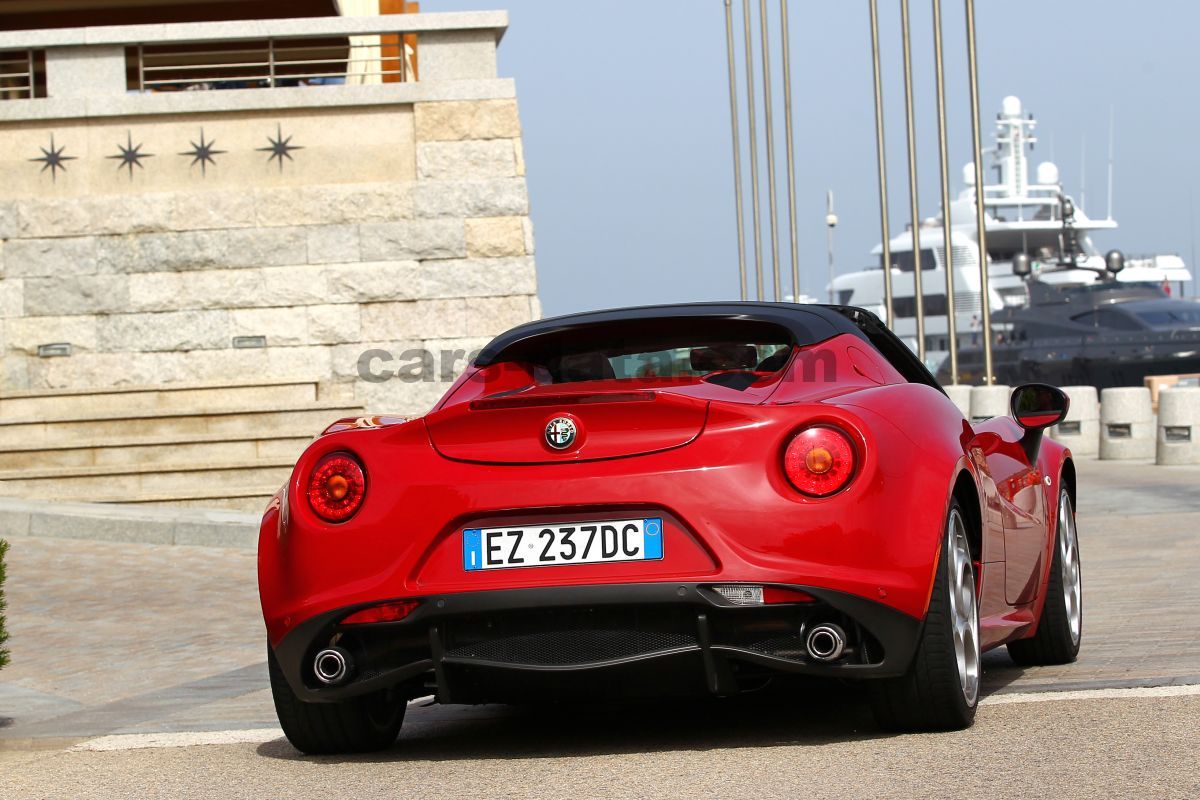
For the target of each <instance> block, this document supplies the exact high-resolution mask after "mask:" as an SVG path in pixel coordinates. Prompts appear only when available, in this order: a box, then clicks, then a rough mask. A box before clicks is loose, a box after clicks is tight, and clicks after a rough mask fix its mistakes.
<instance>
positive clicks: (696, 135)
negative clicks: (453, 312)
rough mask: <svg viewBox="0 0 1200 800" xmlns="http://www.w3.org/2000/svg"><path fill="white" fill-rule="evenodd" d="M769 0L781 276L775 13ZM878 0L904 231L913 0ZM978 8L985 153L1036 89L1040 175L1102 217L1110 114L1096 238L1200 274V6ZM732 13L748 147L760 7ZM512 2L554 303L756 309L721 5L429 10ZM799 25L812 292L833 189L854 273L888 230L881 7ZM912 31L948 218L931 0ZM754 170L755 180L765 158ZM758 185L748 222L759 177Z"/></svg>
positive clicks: (507, 58)
mask: <svg viewBox="0 0 1200 800" xmlns="http://www.w3.org/2000/svg"><path fill="white" fill-rule="evenodd" d="M751 5H752V7H753V9H754V13H755V21H754V23H753V35H754V42H755V49H756V55H755V58H756V64H755V70H756V74H755V79H756V99H757V101H758V107H759V110H758V116H759V126H760V146H759V156H760V160H761V161H762V162H764V163H763V166H762V169H763V177H762V180H761V181H760V183H761V184H762V186H761V187H760V196H761V201H762V207H763V209H764V212H763V217H764V219H763V242H764V251H765V253H766V256H767V258H766V261H767V263H768V265H769V263H770V258H769V244H768V242H769V234H768V229H767V227H766V219H765V218H766V208H767V191H766V172H765V169H766V167H765V140H764V139H763V138H762V136H763V135H764V132H763V128H764V126H763V122H762V120H763V114H764V112H763V108H762V82H761V81H762V70H761V61H760V60H758V59H759V58H760V56H759V55H758V53H757V48H758V42H759V30H758V22H757V10H758V5H759V4H758V2H752V3H751ZM767 5H768V9H769V10H768V19H769V22H770V24H771V49H772V60H773V64H774V66H773V69H774V73H773V74H774V77H773V82H774V86H773V88H774V90H775V101H774V112H775V113H774V116H775V122H776V125H775V128H776V129H777V133H776V136H775V148H776V155H777V162H778V164H777V176H778V185H779V188H778V195H777V197H778V205H779V236H780V259H781V266H782V268H783V269H784V270H785V272H784V275H785V279H784V286H785V291H790V277H789V275H790V270H791V262H790V246H789V241H788V223H787V197H786V192H785V189H784V187H785V182H784V181H785V172H784V168H785V165H784V157H783V154H784V144H785V143H784V131H783V104H782V71H781V69H782V65H781V63H780V57H779V50H780V41H779V40H780V36H779V32H780V25H779V17H778V13H779V0H767ZM943 5H944V8H943V39H944V41H945V61H946V91H947V100H946V102H947V116H948V126H947V129H948V137H949V150H950V159H949V160H950V170H949V172H950V176H951V191H952V193H953V194H954V195H957V193H958V191H959V190H960V189H961V188H962V181H961V173H962V167H963V165H964V164H965V163H967V162H968V161H970V160H971V128H970V106H969V93H968V92H969V89H968V84H967V59H966V36H965V21H964V7H963V3H961V2H955V0H947V1H946V2H945V3H944V4H943ZM879 6H880V28H881V32H880V36H881V40H882V61H883V81H884V103H885V113H884V117H885V124H886V132H887V147H888V149H887V159H888V178H889V194H890V198H889V208H890V213H891V223H892V230H893V231H898V230H903V228H904V225H905V224H907V223H908V222H909V219H910V213H909V198H908V173H907V150H906V141H905V115H904V88H903V82H902V81H903V72H902V69H903V60H902V51H901V35H900V13H899V7H900V4H899V2H897V1H896V0H881V1H880V3H879ZM976 6H977V9H976V21H977V25H978V50H979V73H980V96H981V101H980V102H981V116H982V117H983V120H984V123H983V124H984V128H983V131H984V136H985V138H984V148H985V150H986V149H988V148H989V147H990V146H991V134H992V130H993V126H992V120H994V118H995V115H996V113H997V112H998V111H999V109H1000V102H1001V99H1002V98H1003V97H1004V96H1005V95H1009V94H1013V95H1017V96H1018V97H1020V98H1021V101H1022V103H1023V105H1024V108H1025V109H1026V110H1027V111H1031V112H1032V113H1033V114H1034V115H1035V117H1036V118H1037V121H1038V127H1037V130H1036V131H1035V135H1036V136H1038V138H1039V141H1038V143H1037V145H1036V147H1035V150H1034V152H1033V153H1032V155H1031V162H1032V164H1034V165H1036V164H1037V163H1038V162H1040V161H1043V160H1054V161H1055V162H1056V163H1057V164H1058V166H1059V170H1060V174H1061V176H1062V180H1063V183H1064V185H1065V188H1066V190H1067V192H1068V193H1069V194H1071V195H1073V196H1074V197H1075V198H1076V200H1077V201H1078V200H1079V199H1080V196H1081V190H1083V189H1084V187H1086V196H1085V197H1084V198H1083V202H1082V203H1081V205H1082V207H1083V208H1084V210H1085V211H1086V212H1087V213H1088V215H1089V216H1091V217H1104V216H1105V215H1106V214H1107V203H1106V194H1107V191H1106V177H1107V170H1108V163H1107V161H1108V144H1109V120H1110V114H1111V115H1112V119H1113V121H1114V124H1113V130H1114V136H1113V143H1114V155H1115V157H1114V169H1113V174H1114V182H1113V184H1114V185H1113V194H1114V203H1113V216H1114V217H1115V218H1116V219H1117V221H1118V222H1119V224H1120V227H1119V228H1118V229H1117V230H1116V231H1113V232H1106V233H1103V234H1098V235H1097V236H1096V237H1095V241H1096V244H1097V246H1099V247H1100V248H1101V249H1102V250H1107V249H1109V248H1113V247H1116V248H1119V249H1121V250H1123V251H1124V252H1125V253H1126V254H1129V255H1138V254H1150V253H1177V254H1179V255H1181V256H1183V258H1184V260H1185V262H1186V263H1187V264H1188V266H1189V267H1193V266H1194V265H1193V264H1192V261H1193V258H1192V254H1193V252H1194V250H1195V244H1194V238H1195V233H1194V231H1195V228H1196V224H1197V212H1196V210H1195V205H1196V203H1195V199H1194V195H1195V190H1194V187H1195V185H1196V181H1197V178H1198V177H1200V154H1198V148H1197V146H1196V142H1195V139H1196V133H1197V132H1198V131H1200V103H1197V102H1196V98H1195V91H1196V89H1195V87H1196V85H1197V83H1198V81H1200V50H1197V48H1196V47H1195V46H1194V31H1195V30H1196V28H1197V26H1198V25H1200V3H1195V2H1192V0H1143V1H1142V2H1138V3H1131V2H1117V0H1054V2H1046V1H1045V0H1005V2H998V1H996V0H977V3H976ZM733 7H734V11H735V13H734V19H735V26H736V27H735V39H736V41H737V42H738V51H737V56H736V58H737V63H738V65H739V70H740V71H741V73H742V74H741V76H740V77H741V80H742V81H743V83H742V84H740V85H739V87H738V90H739V105H740V107H741V108H740V110H741V124H742V126H743V128H742V138H743V145H745V144H746V140H747V138H748V134H747V133H746V130H745V124H746V119H745V108H746V89H745V85H744V70H742V69H741V68H742V66H743V63H744V59H743V54H742V51H741V49H740V45H741V42H742V32H741V12H742V3H741V0H733ZM497 8H500V9H506V10H508V12H509V14H510V27H509V30H508V32H507V33H506V35H505V37H504V40H503V41H502V43H501V45H500V51H499V64H500V74H501V75H502V76H504V77H511V78H514V79H515V80H516V85H517V97H518V100H519V103H520V109H521V118H522V125H523V130H524V146H525V160H526V165H527V171H528V181H529V192H530V200H531V214H532V217H533V221H534V225H535V228H536V237H537V263H538V275H539V290H540V295H541V299H542V306H543V311H544V313H545V314H546V315H548V316H550V315H556V314H565V313H570V312H574V311H581V310H588V309H596V308H610V307H615V306H623V305H638V304H646V303H662V302H686V301H697V300H717V299H736V298H737V296H738V292H739V289H738V258H737V238H736V227H735V214H734V200H733V194H734V193H733V168H732V146H731V139H730V137H731V131H730V117H729V85H728V72H727V62H726V50H725V13H724V3H723V0H607V2H603V3H599V2H581V1H580V0H426V2H424V3H423V4H422V10H426V11H465V10H477V9H489V10H490V9H497ZM789 15H790V22H791V25H790V38H791V61H792V92H793V102H794V117H793V119H794V127H795V140H794V142H795V149H796V171H795V180H796V191H797V217H798V239H799V251H800V273H801V290H802V291H803V292H805V293H808V294H810V295H820V296H823V295H824V290H825V285H826V283H827V275H828V265H827V260H826V259H827V256H826V229H825V193H826V191H827V190H832V191H833V193H834V198H835V210H836V211H837V214H838V217H839V225H838V227H837V228H836V230H835V233H834V237H835V238H834V253H835V256H834V260H835V268H836V270H837V271H838V272H843V271H852V270H855V269H861V268H863V267H865V266H867V265H868V264H869V263H870V261H871V259H870V256H869V255H868V253H869V250H870V249H871V248H872V247H874V246H875V245H876V244H877V243H878V242H879V238H880V237H879V210H878V208H879V207H878V191H877V185H878V184H877V181H878V178H877V172H876V161H875V135H874V115H873V96H872V81H871V52H870V29H869V22H868V3H867V0H838V1H837V2H825V3H815V2H811V1H809V2H791V3H790V4H789ZM911 25H912V50H913V81H914V87H915V88H914V105H915V115H914V118H915V129H916V137H915V138H916V141H917V170H916V172H917V175H918V187H919V196H920V214H921V216H922V217H926V216H930V215H933V214H936V213H937V212H938V210H939V208H940V196H939V193H940V188H939V187H940V178H939V167H938V151H937V118H936V116H935V114H936V109H935V98H936V95H935V81H934V63H933V34H932V16H931V4H930V3H929V2H921V0H914V2H913V3H912V6H911ZM743 150H745V147H744V148H743ZM985 163H989V162H988V161H986V160H985ZM743 168H744V170H745V171H746V172H747V173H748V172H749V164H748V158H746V157H745V153H744V156H743ZM1031 178H1032V168H1031ZM745 186H746V191H747V198H746V215H747V227H749V194H748V192H749V178H748V174H747V177H746V180H745ZM750 261H751V265H752V264H753V258H752V256H751V257H750ZM768 283H769V281H768Z"/></svg>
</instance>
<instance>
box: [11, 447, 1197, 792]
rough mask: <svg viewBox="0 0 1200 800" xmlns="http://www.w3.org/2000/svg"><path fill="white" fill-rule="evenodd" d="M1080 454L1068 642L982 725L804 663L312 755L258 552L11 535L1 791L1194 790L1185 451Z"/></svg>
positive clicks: (1001, 667) (999, 661) (488, 710)
mask: <svg viewBox="0 0 1200 800" xmlns="http://www.w3.org/2000/svg"><path fill="white" fill-rule="evenodd" d="M1080 467H1081V468H1080V473H1081V475H1080V481H1081V492H1080V494H1081V496H1080V511H1079V515H1080V516H1079V528H1080V539H1081V549H1082V552H1083V559H1084V561H1083V564H1084V574H1085V622H1084V645H1083V651H1082V653H1081V657H1080V659H1079V661H1078V662H1077V663H1075V664H1072V665H1067V666H1061V667H1047V668H1037V669H1021V668H1019V667H1016V666H1015V665H1014V664H1012V662H1011V661H1010V660H1009V659H1008V658H1007V655H1006V654H1005V652H1004V651H1003V650H1002V649H1001V650H999V651H994V652H992V653H989V654H987V655H986V656H985V664H984V666H985V672H984V694H985V695H986V696H985V699H984V702H983V705H982V706H981V708H980V711H979V715H978V718H977V721H976V724H975V726H974V727H973V728H972V729H970V730H967V731H961V732H956V733H944V734H924V735H907V736H889V735H883V734H881V733H880V732H879V731H878V730H877V729H876V728H875V726H874V724H873V722H872V720H871V717H870V713H869V710H868V708H867V706H866V705H865V703H864V702H863V701H862V698H861V696H860V694H859V693H858V692H856V691H854V690H853V688H852V687H843V686H840V685H838V684H834V683H817V684H795V685H789V686H783V687H776V688H774V689H770V690H768V691H766V692H764V693H760V694H755V695H747V696H743V697H740V698H734V699H730V700H725V701H696V702H671V703H649V704H605V705H571V706H548V707H543V708H517V707H505V706H480V707H441V706H431V705H428V704H425V703H420V702H418V703H414V704H413V705H412V706H410V709H409V713H408V719H407V721H406V723H405V727H404V730H403V732H402V734H401V738H400V741H399V742H398V743H397V745H396V747H394V748H393V749H392V750H389V751H387V752H385V753H382V754H378V755H375V756H371V757H366V758H341V759H339V758H306V757H303V756H301V755H300V754H298V753H297V752H296V751H295V750H294V749H292V748H291V747H290V746H289V745H288V744H287V742H286V740H283V739H282V738H280V734H279V731H278V729H277V723H276V721H275V718H274V713H273V710H272V708H271V705H270V698H269V693H268V691H267V690H266V688H265V686H266V676H265V668H264V667H263V652H262V648H263V644H262V628H261V619H260V618H259V617H258V609H257V599H256V596H255V587H254V557H253V554H251V553H247V552H245V551H236V550H223V549H217V548H191V547H178V546H174V547H173V546H156V545H132V544H125V545H119V544H111V543H101V542H85V541H68V540H58V541H43V540H34V539H15V540H14V542H13V545H14V546H13V550H12V552H11V553H10V556H9V558H10V569H9V581H10V585H9V587H8V595H9V602H10V606H11V608H10V612H9V613H10V620H9V627H10V630H11V633H12V640H11V642H10V645H11V648H12V650H13V664H12V665H11V666H10V667H9V668H7V669H5V670H4V671H3V672H0V798H3V799H4V800H7V798H40V797H47V798H60V797H61V798H76V797H102V798H109V797H112V798H127V797H129V798H133V797H136V798H151V797H320V798H322V800H327V799H328V798H341V797H346V798H358V797H420V798H438V797H454V798H465V797H514V798H516V797H520V798H523V797H556V798H557V797H564V798H565V797H650V796H660V797H684V796H687V797H696V796H700V797H716V796H722V797H728V796H740V795H749V796H751V797H755V798H760V797H768V798H769V797H785V796H786V797H789V798H794V797H797V796H803V797H813V798H821V797H905V798H913V797H939V796H983V795H984V794H985V793H986V795H987V796H988V797H1030V796H1036V795H1047V796H1051V797H1115V796H1137V797H1180V798H1196V797H1200V767H1198V766H1197V764H1198V763H1200V620H1198V619H1197V617H1196V616H1195V609H1196V608H1198V607H1200V468H1165V467H1154V466H1151V465H1145V464H1117V463H1112V462H1084V463H1082V464H1081V465H1080ZM1126 687H1143V688H1126ZM1144 687H1158V688H1144ZM1071 690H1076V691H1071Z"/></svg>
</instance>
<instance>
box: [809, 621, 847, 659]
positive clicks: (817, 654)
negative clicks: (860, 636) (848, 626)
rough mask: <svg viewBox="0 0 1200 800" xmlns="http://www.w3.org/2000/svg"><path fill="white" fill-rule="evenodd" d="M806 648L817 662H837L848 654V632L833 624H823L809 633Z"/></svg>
mask: <svg viewBox="0 0 1200 800" xmlns="http://www.w3.org/2000/svg"><path fill="white" fill-rule="evenodd" d="M804 647H805V649H806V650H808V654H809V656H811V657H812V658H813V659H814V660H815V661H837V660H838V659H839V658H841V657H842V653H844V652H846V632H845V631H843V630H842V629H841V627H840V626H838V625H834V624H833V623H832V622H825V623H822V624H820V625H818V626H816V627H815V628H813V629H812V630H811V631H809V632H808V636H807V637H806V638H805V640H804Z"/></svg>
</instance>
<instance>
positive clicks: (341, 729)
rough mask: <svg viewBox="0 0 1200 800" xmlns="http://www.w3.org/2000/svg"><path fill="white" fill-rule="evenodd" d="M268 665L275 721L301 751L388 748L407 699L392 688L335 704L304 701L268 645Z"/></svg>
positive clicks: (396, 730)
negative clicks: (290, 683)
mask: <svg viewBox="0 0 1200 800" xmlns="http://www.w3.org/2000/svg"><path fill="white" fill-rule="evenodd" d="M267 670H268V672H270V675H271V696H272V697H273V698H274V700H275V713H276V714H277V715H278V716H279V725H280V727H282V728H283V733H284V735H285V736H287V739H288V741H289V742H291V743H292V746H293V747H295V748H296V749H297V750H299V751H300V752H302V753H307V754H308V755H327V754H335V753H370V752H373V751H375V750H383V749H385V748H387V747H391V746H392V745H393V744H394V743H395V741H396V737H397V736H398V735H399V734H400V726H401V725H402V724H404V711H405V709H406V708H407V707H408V704H407V703H406V702H405V699H404V697H402V696H400V695H399V694H397V693H396V692H394V691H390V690H388V691H383V692H376V693H374V694H369V695H365V696H363V697H354V698H351V699H349V700H343V701H341V702H339V703H306V702H304V701H303V700H301V699H300V698H298V697H296V693H295V692H293V691H292V687H291V686H289V685H288V682H287V679H286V678H285V677H283V670H281V669H280V668H279V662H278V661H277V660H276V659H275V653H274V652H272V651H271V648H270V646H268V647H267Z"/></svg>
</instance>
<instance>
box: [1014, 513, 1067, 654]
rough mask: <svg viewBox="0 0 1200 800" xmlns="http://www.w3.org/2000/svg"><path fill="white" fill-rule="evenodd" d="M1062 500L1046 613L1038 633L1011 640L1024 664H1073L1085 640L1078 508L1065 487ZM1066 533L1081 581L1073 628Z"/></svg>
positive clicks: (1044, 609)
mask: <svg viewBox="0 0 1200 800" xmlns="http://www.w3.org/2000/svg"><path fill="white" fill-rule="evenodd" d="M1058 502H1059V515H1058V517H1057V520H1058V521H1057V523H1056V524H1055V526H1054V528H1055V531H1054V557H1053V558H1052V559H1051V561H1050V580H1048V581H1047V582H1046V602H1045V604H1044V605H1043V606H1042V615H1041V617H1039V618H1038V626H1037V633H1035V634H1034V635H1033V637H1032V638H1029V639H1019V640H1017V641H1015V642H1009V643H1008V654H1009V656H1011V657H1012V660H1013V661H1015V662H1017V663H1018V664H1020V665H1021V666H1023V667H1040V666H1048V665H1050V664H1070V663H1071V662H1072V661H1074V660H1075V659H1076V658H1077V657H1078V656H1079V645H1080V643H1081V642H1082V641H1083V595H1082V578H1081V577H1079V575H1078V570H1079V563H1078V552H1079V536H1078V533H1077V532H1076V531H1075V509H1074V507H1073V506H1072V504H1071V497H1070V495H1069V494H1067V492H1066V490H1065V489H1064V490H1063V491H1062V493H1061V494H1060V495H1059V501H1058ZM1064 520H1069V525H1070V530H1069V531H1063V530H1062V527H1063V521H1064ZM1064 533H1066V534H1067V535H1068V536H1069V537H1070V541H1069V545H1070V546H1073V547H1074V549H1075V566H1074V568H1075V570H1076V576H1077V579H1078V580H1079V581H1080V592H1079V595H1078V600H1077V602H1078V603H1079V607H1078V610H1077V611H1078V628H1077V629H1073V628H1072V624H1071V614H1070V610H1069V609H1068V600H1067V592H1066V581H1067V571H1065V570H1064V569H1063V550H1064V547H1063V541H1064V540H1063V536H1064Z"/></svg>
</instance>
